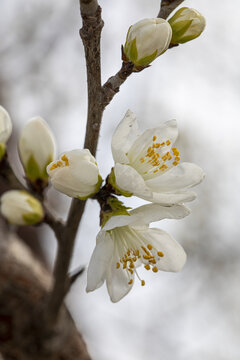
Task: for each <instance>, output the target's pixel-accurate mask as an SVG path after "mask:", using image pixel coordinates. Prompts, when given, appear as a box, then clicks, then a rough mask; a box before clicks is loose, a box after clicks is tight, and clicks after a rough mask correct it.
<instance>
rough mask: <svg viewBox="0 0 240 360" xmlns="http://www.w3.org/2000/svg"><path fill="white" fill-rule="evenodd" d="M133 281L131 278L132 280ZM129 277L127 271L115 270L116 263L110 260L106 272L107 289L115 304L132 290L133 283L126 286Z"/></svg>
mask: <svg viewBox="0 0 240 360" xmlns="http://www.w3.org/2000/svg"><path fill="white" fill-rule="evenodd" d="M132 279H133V278H132ZM129 280H130V277H129V276H128V275H127V271H126V270H123V269H122V268H121V267H120V268H119V269H117V268H116V262H115V261H113V260H112V262H111V266H110V267H109V270H108V272H107V289H108V293H109V296H110V299H111V300H112V302H114V303H115V302H117V301H119V300H121V299H122V298H123V297H124V296H126V295H127V294H128V293H129V291H130V290H131V289H132V286H133V284H134V281H133V283H132V284H131V285H129V284H128V282H129Z"/></svg>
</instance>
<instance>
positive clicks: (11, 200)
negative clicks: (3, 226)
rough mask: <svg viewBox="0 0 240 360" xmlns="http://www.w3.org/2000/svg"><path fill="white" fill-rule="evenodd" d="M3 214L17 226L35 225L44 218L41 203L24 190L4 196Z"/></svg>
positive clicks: (11, 191)
mask: <svg viewBox="0 0 240 360" xmlns="http://www.w3.org/2000/svg"><path fill="white" fill-rule="evenodd" d="M1 213H2V215H3V216H4V217H5V218H6V219H7V220H8V221H9V223H11V224H15V225H34V224H37V223H39V222H40V221H42V219H43V217H44V212H43V208H42V205H41V203H40V202H39V201H38V200H37V199H36V198H35V197H33V196H32V195H30V194H29V193H28V192H26V191H22V190H10V191H7V192H5V193H4V194H3V195H2V197H1Z"/></svg>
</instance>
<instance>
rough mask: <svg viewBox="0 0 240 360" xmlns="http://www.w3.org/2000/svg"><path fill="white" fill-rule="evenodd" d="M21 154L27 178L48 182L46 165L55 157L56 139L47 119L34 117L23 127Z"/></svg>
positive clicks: (20, 140) (20, 141) (33, 180)
mask: <svg viewBox="0 0 240 360" xmlns="http://www.w3.org/2000/svg"><path fill="white" fill-rule="evenodd" d="M19 155H20V159H21V162H22V164H23V167H24V170H25V173H26V176H27V178H28V179H29V180H30V181H31V182H33V183H34V182H36V181H37V180H41V181H43V182H45V183H47V180H48V174H47V171H46V167H47V165H48V164H49V163H50V162H51V161H53V159H54V157H55V140H54V137H53V135H52V132H51V130H50V128H49V126H48V124H47V123H46V121H45V120H43V119H42V118H40V117H36V118H33V119H31V120H30V121H29V123H28V124H27V125H26V126H25V127H24V128H23V130H22V133H21V135H20V139H19Z"/></svg>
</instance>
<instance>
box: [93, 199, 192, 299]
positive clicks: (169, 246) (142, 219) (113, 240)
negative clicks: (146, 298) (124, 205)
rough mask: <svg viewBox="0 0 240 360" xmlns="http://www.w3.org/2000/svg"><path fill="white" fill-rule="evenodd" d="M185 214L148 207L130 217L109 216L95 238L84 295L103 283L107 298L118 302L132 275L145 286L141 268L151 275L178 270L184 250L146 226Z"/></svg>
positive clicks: (177, 207)
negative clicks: (151, 273)
mask: <svg viewBox="0 0 240 360" xmlns="http://www.w3.org/2000/svg"><path fill="white" fill-rule="evenodd" d="M188 214H189V209H188V208H186V207H185V206H184V205H174V206H172V207H164V206H161V205H158V204H149V205H143V206H141V207H139V208H137V209H135V210H132V211H130V215H116V216H112V217H111V218H110V219H109V220H108V221H107V223H106V224H105V225H104V227H103V228H102V230H101V231H100V232H99V234H98V236H97V243H96V247H95V249H94V252H93V254H92V257H91V260H90V263H89V267H88V273H87V289H86V290H87V292H89V291H94V290H96V289H97V288H99V287H100V286H102V284H103V283H104V281H105V280H106V284H107V289H108V293H109V296H110V298H111V300H112V301H113V302H117V301H119V300H121V299H122V298H123V297H124V296H125V295H127V293H128V292H129V291H130V290H131V288H132V286H133V283H134V277H135V275H136V276H137V278H138V279H139V280H140V282H141V285H142V286H143V285H145V281H144V280H141V279H140V277H139V275H138V272H137V267H138V266H140V265H144V268H145V269H146V270H152V271H153V273H157V272H158V270H162V271H172V272H177V271H180V270H181V269H182V267H183V266H184V264H185V261H186V254H185V252H184V250H183V248H182V247H181V246H180V245H179V244H178V243H177V242H176V241H175V240H174V239H173V238H172V237H171V236H170V235H169V234H168V233H166V232H165V231H163V230H160V229H157V228H149V226H148V224H149V223H150V222H154V221H158V220H161V219H164V218H168V219H180V218H183V217H185V216H187V215H188Z"/></svg>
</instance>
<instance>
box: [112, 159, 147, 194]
mask: <svg viewBox="0 0 240 360" xmlns="http://www.w3.org/2000/svg"><path fill="white" fill-rule="evenodd" d="M114 173H115V178H116V184H117V186H118V187H119V188H120V189H122V190H125V191H128V192H130V193H133V194H135V195H137V196H139V197H142V196H140V195H143V196H151V190H150V189H149V188H147V186H146V185H145V181H144V180H143V178H142V176H141V175H140V174H139V173H138V172H137V171H136V170H135V169H134V168H132V167H131V166H129V165H122V164H116V165H115V167H114Z"/></svg>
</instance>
